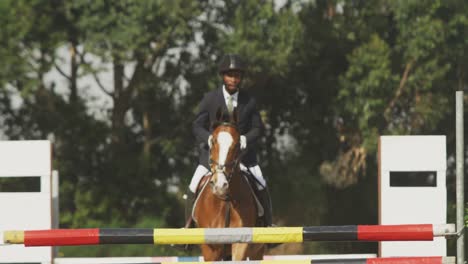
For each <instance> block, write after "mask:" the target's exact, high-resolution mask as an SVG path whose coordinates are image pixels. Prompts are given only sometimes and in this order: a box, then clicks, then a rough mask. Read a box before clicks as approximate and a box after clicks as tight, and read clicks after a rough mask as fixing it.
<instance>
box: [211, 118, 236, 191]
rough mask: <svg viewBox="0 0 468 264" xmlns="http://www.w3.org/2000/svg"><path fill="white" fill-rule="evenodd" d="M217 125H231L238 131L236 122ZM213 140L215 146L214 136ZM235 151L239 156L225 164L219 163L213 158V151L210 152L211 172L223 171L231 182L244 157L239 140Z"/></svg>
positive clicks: (212, 143)
mask: <svg viewBox="0 0 468 264" xmlns="http://www.w3.org/2000/svg"><path fill="white" fill-rule="evenodd" d="M217 126H229V127H233V128H234V129H236V131H237V126H236V125H234V124H231V123H228V122H222V123H219V124H218V125H217ZM211 140H212V142H211V146H213V145H214V138H212V139H211ZM234 151H235V152H234V155H235V156H237V157H236V158H235V159H234V160H232V161H230V162H227V163H225V164H223V165H221V164H219V163H218V162H217V161H216V160H213V159H212V158H211V153H210V159H209V165H210V171H211V173H212V174H214V173H223V174H224V175H226V178H227V180H228V182H229V183H231V179H232V176H233V175H234V172H235V170H236V168H238V166H239V163H240V161H241V159H242V152H241V151H240V143H239V140H238V141H237V143H236V144H235V145H234ZM210 152H211V150H210ZM212 165H215V166H214V171H213V166H212ZM210 184H213V182H210Z"/></svg>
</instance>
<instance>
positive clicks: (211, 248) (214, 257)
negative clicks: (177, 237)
mask: <svg viewBox="0 0 468 264" xmlns="http://www.w3.org/2000/svg"><path fill="white" fill-rule="evenodd" d="M201 251H202V255H203V259H204V261H218V260H222V257H223V256H222V254H223V249H222V247H221V246H220V245H209V244H205V245H201Z"/></svg>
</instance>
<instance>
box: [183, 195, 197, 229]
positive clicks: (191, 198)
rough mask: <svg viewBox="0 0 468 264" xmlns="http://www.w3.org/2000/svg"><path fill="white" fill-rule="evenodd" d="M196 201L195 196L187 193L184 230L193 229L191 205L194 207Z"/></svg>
mask: <svg viewBox="0 0 468 264" xmlns="http://www.w3.org/2000/svg"><path fill="white" fill-rule="evenodd" d="M196 199H197V197H196V195H195V194H194V193H193V192H191V191H190V190H189V191H188V192H187V205H186V206H185V207H186V208H185V212H186V217H187V220H186V222H185V226H184V228H191V227H195V223H194V221H193V217H192V210H193V205H194V203H195V200H196Z"/></svg>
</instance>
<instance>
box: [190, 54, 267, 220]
mask: <svg viewBox="0 0 468 264" xmlns="http://www.w3.org/2000/svg"><path fill="white" fill-rule="evenodd" d="M245 71H246V67H245V64H244V62H243V61H242V59H241V58H240V56H239V55H236V54H227V55H225V56H224V57H223V59H222V60H221V63H220V65H219V69H218V73H219V74H220V75H221V77H222V80H223V85H222V86H221V87H220V88H219V89H216V90H213V91H211V92H208V93H207V94H205V96H204V97H203V99H202V101H201V103H200V105H199V108H198V113H197V115H196V118H195V120H194V121H193V133H194V135H195V137H196V140H197V142H198V143H199V148H200V149H199V151H200V152H199V165H198V167H197V168H196V170H195V173H194V174H193V177H192V180H191V182H190V186H189V190H190V191H189V192H188V193H189V195H190V197H189V201H191V202H192V206H193V202H194V201H195V200H196V197H195V193H196V192H197V188H198V185H199V183H200V181H201V179H202V178H203V176H205V175H207V174H209V173H210V171H209V169H208V168H210V166H209V148H210V142H211V132H212V127H211V124H212V123H213V122H214V121H215V120H216V112H217V110H218V109H223V111H224V112H225V115H226V116H229V115H231V114H232V111H233V110H234V109H236V110H237V116H238V124H237V125H238V130H239V132H240V133H241V136H240V148H241V150H242V151H243V157H242V160H241V170H242V171H244V172H245V173H247V174H250V175H252V176H253V177H254V178H255V182H256V184H255V185H256V186H254V187H256V189H257V192H256V193H257V197H258V199H259V201H260V203H261V205H262V206H263V208H264V217H263V218H264V223H265V226H271V225H272V212H271V199H270V196H269V193H268V190H267V186H266V181H265V178H264V177H263V175H262V171H261V169H260V166H259V165H258V161H257V151H256V148H257V141H258V139H259V138H260V136H261V134H262V132H263V130H264V125H263V122H262V119H261V117H260V113H259V112H258V109H257V105H256V101H255V99H254V98H253V97H251V96H250V95H249V94H247V92H246V91H244V90H242V89H240V87H241V82H242V78H243V75H244V73H245ZM246 191H249V190H246ZM191 222H192V217H191V216H190V217H189V219H188V221H187V224H186V227H189V226H190V225H191Z"/></svg>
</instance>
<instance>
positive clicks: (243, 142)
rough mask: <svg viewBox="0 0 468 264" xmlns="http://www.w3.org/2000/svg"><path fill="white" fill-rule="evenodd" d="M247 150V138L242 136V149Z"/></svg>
mask: <svg viewBox="0 0 468 264" xmlns="http://www.w3.org/2000/svg"><path fill="white" fill-rule="evenodd" d="M246 148H247V138H246V137H245V136H240V149H241V150H244V149H246Z"/></svg>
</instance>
